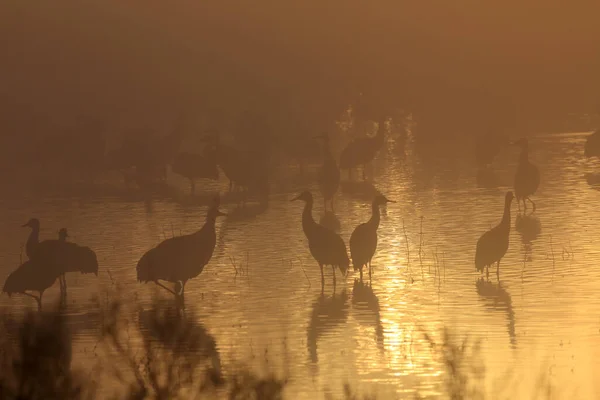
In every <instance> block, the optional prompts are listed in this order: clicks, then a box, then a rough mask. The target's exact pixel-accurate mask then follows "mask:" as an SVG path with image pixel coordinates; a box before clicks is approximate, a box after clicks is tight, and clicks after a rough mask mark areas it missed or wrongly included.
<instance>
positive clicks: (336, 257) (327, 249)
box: [291, 191, 350, 289]
mask: <svg viewBox="0 0 600 400" xmlns="http://www.w3.org/2000/svg"><path fill="white" fill-rule="evenodd" d="M296 200H302V201H304V203H305V204H304V211H303V212H302V230H303V231H304V234H305V235H306V238H307V239H308V247H309V249H310V254H311V255H312V256H313V258H314V259H315V260H316V261H317V262H318V263H319V267H320V268H321V289H323V288H324V287H325V277H324V275H323V266H324V265H331V269H332V271H333V287H334V288H335V284H336V277H335V267H338V268H339V269H340V271H341V272H342V274H344V276H345V275H346V274H347V272H348V267H349V266H350V259H349V258H348V252H347V250H346V245H345V244H344V241H343V240H342V238H341V237H340V235H338V234H337V233H335V232H333V231H331V230H329V229H327V228H325V227H324V226H322V225H319V224H317V223H316V222H315V220H314V219H313V216H312V208H313V196H312V193H310V192H309V191H304V192H302V193H300V195H298V196H297V197H295V198H293V199H292V200H291V201H296Z"/></svg>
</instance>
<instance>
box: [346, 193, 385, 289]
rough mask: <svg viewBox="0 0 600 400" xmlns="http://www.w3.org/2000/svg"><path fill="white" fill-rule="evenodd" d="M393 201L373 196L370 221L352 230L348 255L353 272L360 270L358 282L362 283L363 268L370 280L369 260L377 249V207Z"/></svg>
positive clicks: (379, 216) (378, 214) (378, 218)
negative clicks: (366, 268) (365, 267)
mask: <svg viewBox="0 0 600 400" xmlns="http://www.w3.org/2000/svg"><path fill="white" fill-rule="evenodd" d="M387 203H393V201H391V200H389V199H387V198H386V197H385V196H383V195H378V196H375V198H374V199H373V203H372V205H371V219H369V221H367V222H365V223H362V224H360V225H358V226H357V227H356V229H354V232H352V235H351V236H350V255H351V257H352V265H353V266H354V270H355V271H356V270H357V269H360V280H361V281H362V275H363V267H364V266H365V265H366V266H368V267H369V280H371V259H372V258H373V255H374V254H375V250H376V249H377V228H379V221H380V219H381V215H380V211H379V206H381V205H383V204H387Z"/></svg>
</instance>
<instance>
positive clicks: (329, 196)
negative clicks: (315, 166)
mask: <svg viewBox="0 0 600 400" xmlns="http://www.w3.org/2000/svg"><path fill="white" fill-rule="evenodd" d="M315 138H317V139H322V140H323V158H324V161H323V165H322V166H321V168H320V169H319V177H318V182H319V190H320V191H321V194H322V195H323V201H324V205H325V212H327V202H329V203H330V204H331V211H332V212H333V197H334V196H335V193H336V192H337V190H338V188H339V187H340V169H339V168H338V166H337V162H336V161H335V158H334V157H333V154H332V153H331V146H330V143H329V136H328V135H327V133H323V134H322V135H319V136H316V137H315Z"/></svg>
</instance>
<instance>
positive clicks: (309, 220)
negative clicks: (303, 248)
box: [302, 199, 317, 233]
mask: <svg viewBox="0 0 600 400" xmlns="http://www.w3.org/2000/svg"><path fill="white" fill-rule="evenodd" d="M312 208H313V201H312V199H310V200H308V201H307V202H306V204H304V211H302V229H303V230H304V233H306V232H308V231H310V230H311V229H312V228H313V227H314V226H315V225H316V224H317V223H316V222H315V220H314V219H313V216H312Z"/></svg>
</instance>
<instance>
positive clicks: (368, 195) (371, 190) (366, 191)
mask: <svg viewBox="0 0 600 400" xmlns="http://www.w3.org/2000/svg"><path fill="white" fill-rule="evenodd" d="M341 187H342V193H343V194H345V195H347V196H349V197H352V198H355V199H357V200H367V201H369V200H372V199H373V198H374V197H375V196H379V195H381V192H380V191H379V190H377V188H376V187H375V186H374V185H373V184H372V183H371V182H368V181H363V182H360V181H347V182H342V183H341Z"/></svg>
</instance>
